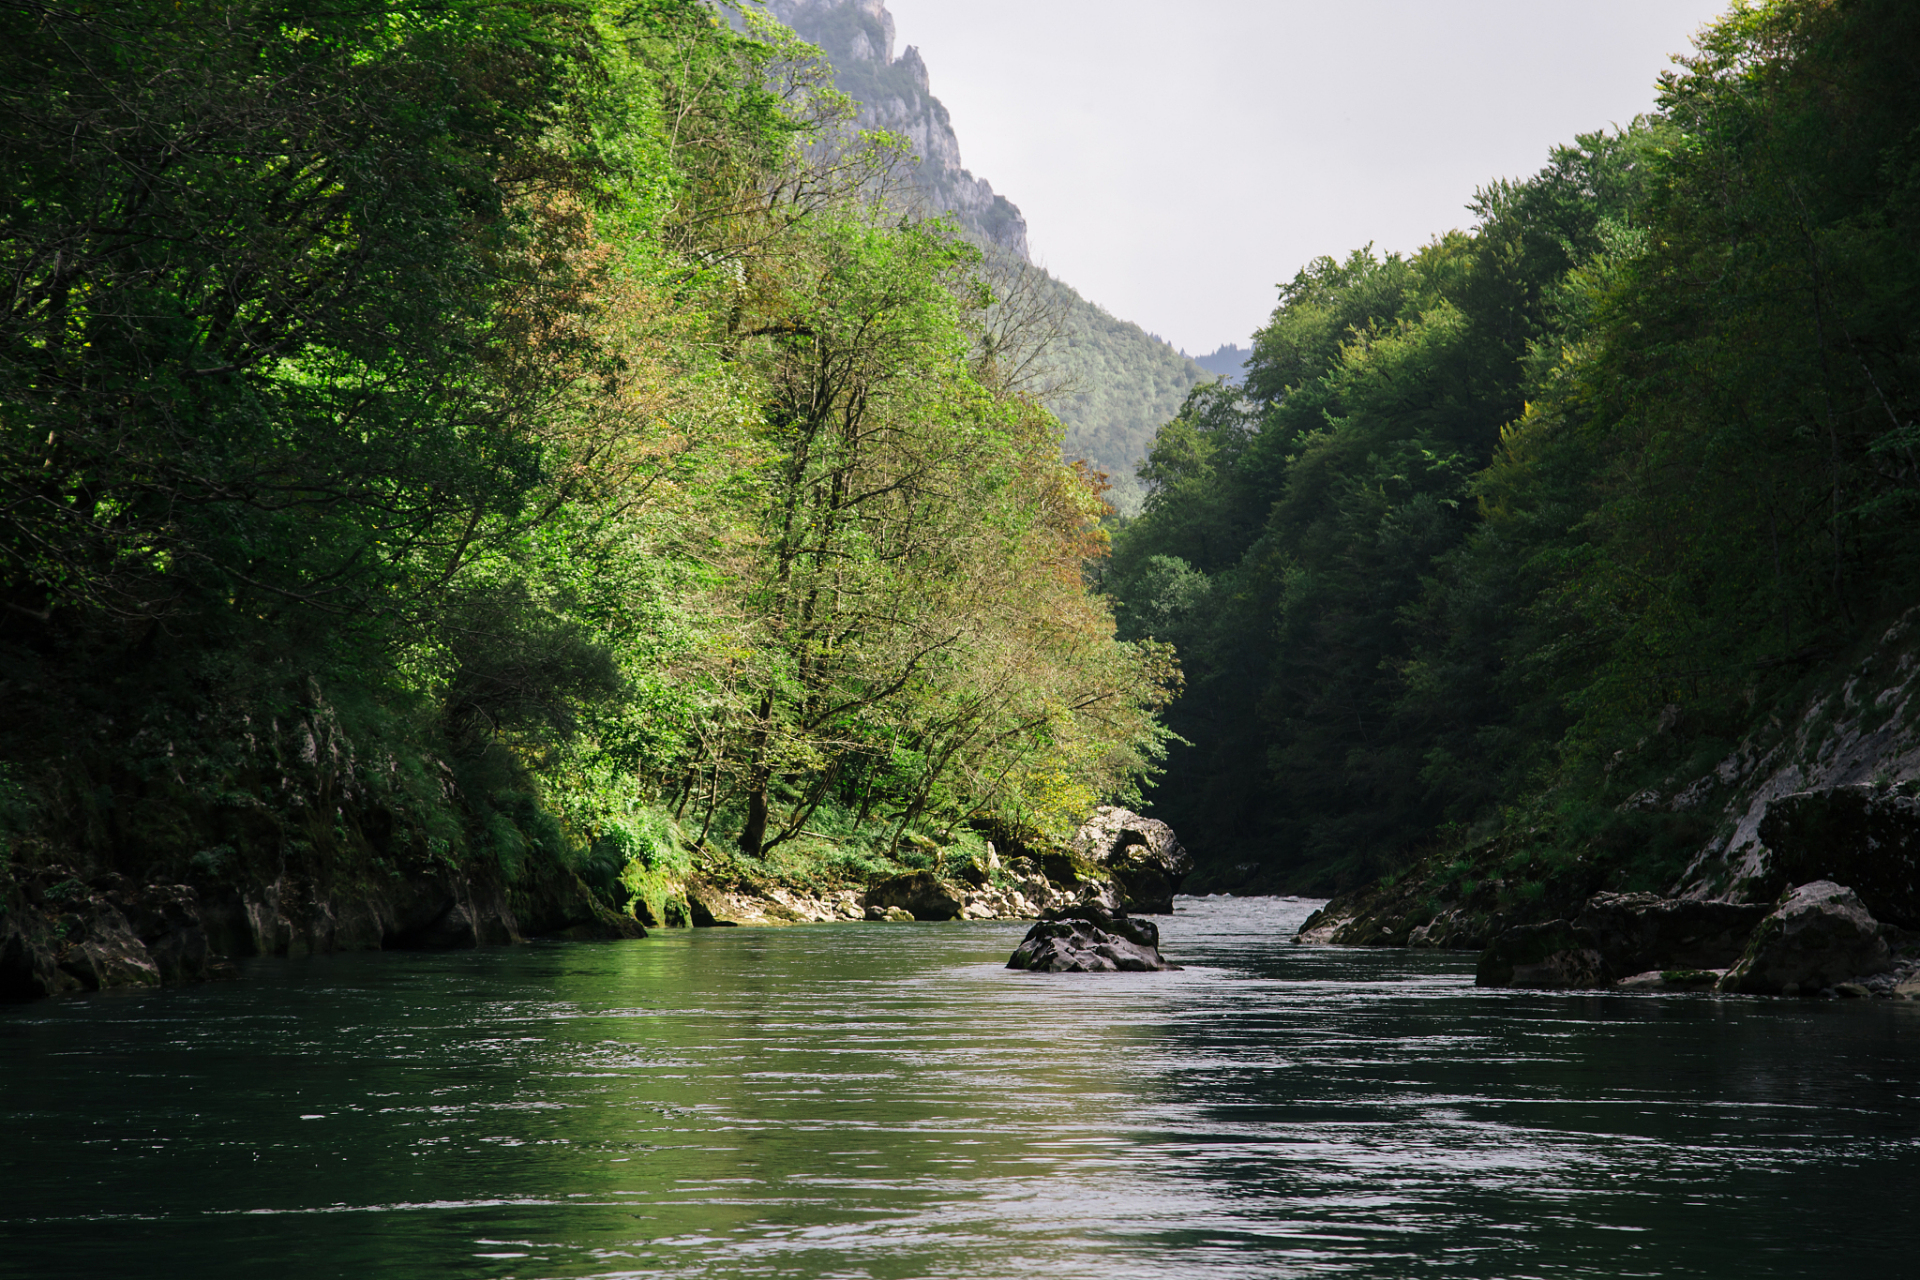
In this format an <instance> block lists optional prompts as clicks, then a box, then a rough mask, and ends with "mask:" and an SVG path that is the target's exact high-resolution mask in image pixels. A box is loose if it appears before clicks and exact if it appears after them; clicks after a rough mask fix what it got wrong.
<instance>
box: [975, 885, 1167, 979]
mask: <svg viewBox="0 0 1920 1280" xmlns="http://www.w3.org/2000/svg"><path fill="white" fill-rule="evenodd" d="M1179 967H1180V966H1179V965H1177V964H1170V963H1168V962H1167V961H1166V960H1165V959H1163V958H1162V957H1161V955H1160V929H1159V926H1158V925H1155V924H1154V923H1153V922H1152V921H1151V920H1135V919H1131V918H1129V917H1128V916H1127V915H1126V914H1125V913H1124V912H1114V911H1109V910H1108V909H1107V908H1106V907H1105V906H1103V905H1101V904H1100V903H1098V902H1088V903H1083V904H1080V905H1078V906H1072V907H1062V908H1059V909H1057V910H1052V911H1048V912H1046V913H1045V915H1043V916H1042V917H1041V919H1040V922H1039V923H1038V924H1036V925H1034V926H1033V928H1031V929H1029V930H1027V936H1026V937H1025V938H1024V939H1022V940H1021V943H1020V946H1019V949H1018V950H1016V951H1015V952H1014V953H1013V957H1012V958H1011V959H1010V960H1008V961H1007V968H1009V969H1026V970H1030V971H1032V972H1035V973H1114V972H1120V971H1125V972H1129V973H1144V972H1150V971H1154V970H1161V969H1178V968H1179Z"/></svg>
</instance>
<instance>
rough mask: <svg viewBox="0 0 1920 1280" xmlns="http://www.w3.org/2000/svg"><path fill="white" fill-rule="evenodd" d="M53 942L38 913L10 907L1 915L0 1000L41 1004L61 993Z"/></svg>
mask: <svg viewBox="0 0 1920 1280" xmlns="http://www.w3.org/2000/svg"><path fill="white" fill-rule="evenodd" d="M61 976H62V975H61V973H60V970H59V969H58V967H57V966H55V964H54V963H53V945H52V938H51V936H50V935H49V933H48V931H47V927H46V921H45V919H44V918H43V917H41V916H40V914H39V913H38V912H33V911H29V910H27V909H25V907H24V905H22V904H19V903H17V902H16V903H9V904H8V909H7V910H6V912H5V913H4V914H0V1000H3V1001H16V1000H39V999H43V998H45V997H47V996H50V995H53V994H55V993H56V992H58V991H59V990H60V989H61V985H62V984H61V981H60V979H61Z"/></svg>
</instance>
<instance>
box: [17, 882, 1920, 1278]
mask: <svg viewBox="0 0 1920 1280" xmlns="http://www.w3.org/2000/svg"><path fill="white" fill-rule="evenodd" d="M1313 905H1315V904H1312V903H1307V902H1293V901H1288V900H1281V899H1247V900H1229V899H1220V898H1213V899H1200V900H1194V899H1182V900H1181V901H1180V903H1179V908H1180V909H1179V911H1178V912H1177V913H1176V914H1175V915H1174V916H1173V917H1172V918H1170V919H1165V920H1163V926H1162V927H1163V930H1164V944H1165V945H1164V949H1165V950H1166V952H1167V953H1168V954H1169V955H1170V956H1171V957H1172V958H1174V959H1176V960H1178V961H1180V962H1182V963H1184V964H1185V965H1186V966H1187V967H1186V968H1185V969H1184V970H1183V971H1181V972H1178V973H1160V974H1114V975H1097V974H1096V975H1044V974H1023V973H1013V972H1009V971H1007V970H1005V969H1003V968H1002V967H1001V966H1002V965H1003V964H1004V963H1005V960H1006V957H1007V955H1008V953H1009V952H1010V951H1012V949H1013V947H1014V945H1015V943H1016V942H1017V941H1018V940H1019V938H1020V936H1021V933H1022V932H1023V927H1022V926H1020V925H1017V924H1012V923H999V922H981V923H971V924H968V923H959V922H955V923H951V924H894V925H872V924H847V925H813V926H807V927H800V928H786V929H706V930H697V931H690V932H673V933H662V934H659V935H656V936H655V937H653V938H649V939H646V940H644V941H636V942H626V943H613V944H599V945H596V944H564V943H553V944H535V945H532V946H527V947H520V948H514V949H510V950H509V949H499V950H487V951H478V952H466V953H458V954H393V953H386V954H369V955H347V956H329V957H317V958H314V959H310V960H303V961H286V960H259V961H253V962H249V963H248V964H247V965H246V966H245V975H244V980H243V981H239V982H231V983H221V984H215V985H208V986H201V987H192V988H180V989H175V990H167V991H160V992H152V993H144V994H137V995H121V996H113V995H108V996H95V997H88V998H82V999H70V1000H64V1001H55V1002H44V1003H40V1004H36V1005H28V1006H16V1007H12V1008H0V1274H4V1275H8V1276H15V1275H18V1276H36V1277H38V1276H167V1275H189V1274H191V1275H195V1276H225V1275H246V1276H249V1277H258V1278H260V1280H289V1278H292V1277H308V1276H315V1277H318V1276H343V1277H356V1278H358V1277H382V1278H384V1277H393V1278H396V1280H398V1278H405V1280H419V1278H424V1277H442V1276H447V1277H454V1276H460V1277H468V1276H471V1277H507V1276H512V1277H538V1276H636V1277H638V1276H675V1277H679V1276H714V1277H721V1276H726V1277H731V1276H779V1277H836V1278H838V1277H847V1278H852V1277H901V1278H906V1277H948V1276H953V1277H959V1276H968V1277H972V1276H978V1277H994V1278H999V1277H1009V1278H1011V1277H1025V1276H1029V1275H1032V1276H1048V1277H1082V1276H1084V1277H1096V1276H1098V1277H1135V1276H1138V1277H1155V1278H1156V1280H1160V1278H1164V1277H1183V1276H1194V1277H1255V1276H1258V1277H1276V1276H1428V1275H1435V1276H1440V1275H1451V1276H1462V1277H1474V1278H1476V1280H1478V1278H1484V1277H1508V1276H1512V1277H1533V1276H1607V1277H1615V1276H1727V1277H1745V1276H1775V1275H1777V1276H1824V1275H1836V1276H1837V1275H1845V1276H1849V1277H1851V1276H1854V1275H1865V1274H1871V1275H1874V1276H1904V1275H1914V1274H1920V1262H1916V1258H1920V1214H1915V1213H1914V1212H1913V1211H1912V1206H1913V1203H1914V1200H1915V1197H1916V1194H1920V1004H1894V1003H1887V1002H1867V1001H1862V1002H1848V1003H1818V1002H1788V1001H1772V1002H1768V1001H1759V1000H1715V999H1712V998H1709V997H1703V996H1632V997H1628V996H1611V995H1604V994H1596V995H1549V994H1528V993H1521V992H1487V991H1479V990H1476V989H1475V988H1474V986H1473V974H1472V968H1473V959H1472V957H1471V956H1467V955H1459V954H1447V953H1433V952H1407V951H1352V950H1343V949H1334V948H1304V947H1296V946H1294V945H1292V943H1291V942H1290V941H1289V939H1290V938H1291V936H1292V934H1293V930H1294V928H1295V927H1296V926H1297V925H1298V923H1299V921H1300V920H1301V919H1302V918H1303V917H1304V916H1305V915H1306V914H1307V912H1308V911H1309V910H1311V908H1312V907H1313ZM1863 1269H1865V1270H1864V1271H1863Z"/></svg>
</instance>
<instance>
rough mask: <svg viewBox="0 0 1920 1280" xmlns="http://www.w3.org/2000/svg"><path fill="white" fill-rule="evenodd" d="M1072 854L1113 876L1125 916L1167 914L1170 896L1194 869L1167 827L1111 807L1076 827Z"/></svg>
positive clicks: (1170, 905)
mask: <svg viewBox="0 0 1920 1280" xmlns="http://www.w3.org/2000/svg"><path fill="white" fill-rule="evenodd" d="M1073 851H1074V853H1075V854H1076V855H1078V856H1079V857H1081V858H1084V859H1086V860H1087V861H1088V862H1092V863H1094V864H1096V865H1098V866H1100V867H1102V868H1104V869H1105V870H1106V871H1107V872H1108V873H1109V874H1110V875H1112V877H1113V879H1114V881H1115V883H1116V884H1117V885H1118V887H1119V889H1120V905H1121V906H1122V907H1123V908H1125V909H1126V910H1128V911H1142V912H1150V913H1152V914H1155V915H1168V914H1170V913H1171V912H1172V911H1173V895H1174V894H1175V893H1177V892H1178V891H1179V889H1180V882H1181V881H1182V880H1184V879H1185V878H1186V876H1187V873H1188V872H1190V871H1192V870H1193V855H1192V854H1190V853H1188V852H1187V851H1186V849H1185V848H1184V847H1183V846H1182V845H1181V843H1180V840H1179V838H1178V837H1177V836H1175V835H1174V834H1173V828H1172V827H1169V826H1168V825H1167V824H1166V823H1164V822H1161V821H1159V820H1158V819H1156V818H1143V817H1141V816H1140V815H1139V814H1137V813H1134V812H1133V811H1131V810H1129V809H1121V808H1117V807H1115V806H1113V805H1105V806H1102V807H1101V808H1099V809H1096V810H1094V813H1093V816H1092V817H1091V818H1089V819H1087V820H1086V822H1084V823H1082V824H1081V826H1080V829H1079V831H1077V832H1075V833H1074V837H1073Z"/></svg>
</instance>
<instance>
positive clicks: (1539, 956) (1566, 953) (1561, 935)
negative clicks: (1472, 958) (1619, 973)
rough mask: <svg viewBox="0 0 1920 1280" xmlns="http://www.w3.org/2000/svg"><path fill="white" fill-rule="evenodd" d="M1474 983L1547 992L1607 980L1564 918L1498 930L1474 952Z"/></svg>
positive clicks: (1600, 961)
mask: <svg viewBox="0 0 1920 1280" xmlns="http://www.w3.org/2000/svg"><path fill="white" fill-rule="evenodd" d="M1473 983H1474V985H1475V986H1477V987H1532V988H1536V989H1539V990H1547V991H1566V990H1571V989H1577V988H1593V987H1607V986H1611V985H1613V975H1612V974H1611V973H1610V972H1609V971H1608V969H1607V962H1606V960H1605V959H1604V958H1602V956H1601V955H1600V953H1599V952H1598V951H1596V950H1594V949H1593V948H1592V947H1591V946H1589V945H1587V940H1586V939H1585V938H1584V937H1582V936H1581V934H1580V933H1579V932H1578V931H1577V930H1576V929H1575V928H1574V927H1573V925H1572V923H1571V922H1569V921H1566V920H1550V921H1548V922H1547V923H1545V924H1527V925H1520V926H1519V927H1517V928H1513V929H1508V930H1506V931H1504V932H1502V933H1501V934H1500V935H1499V936H1497V937H1496V938H1494V940H1493V941H1492V942H1490V943H1488V944H1487V949H1486V950H1485V951H1483V952H1481V953H1480V963H1479V965H1478V966H1477V967H1476V968H1475V970H1474V974H1473Z"/></svg>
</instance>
